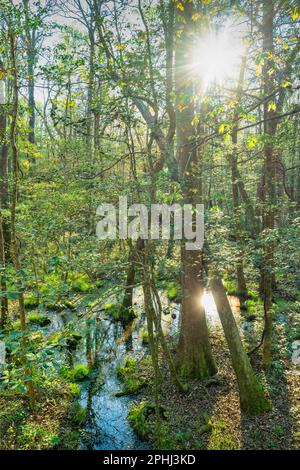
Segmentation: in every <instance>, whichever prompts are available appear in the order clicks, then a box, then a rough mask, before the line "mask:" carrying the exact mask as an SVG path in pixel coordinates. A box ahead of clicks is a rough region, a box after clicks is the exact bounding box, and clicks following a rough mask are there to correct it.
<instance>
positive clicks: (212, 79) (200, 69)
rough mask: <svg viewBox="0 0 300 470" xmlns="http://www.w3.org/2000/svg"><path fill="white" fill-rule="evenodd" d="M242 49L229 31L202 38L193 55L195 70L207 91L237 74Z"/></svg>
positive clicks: (210, 34)
mask: <svg viewBox="0 0 300 470" xmlns="http://www.w3.org/2000/svg"><path fill="white" fill-rule="evenodd" d="M241 55H242V47H241V45H240V42H239V41H238V40H237V38H234V37H233V36H232V35H231V34H230V33H229V32H228V31H227V32H223V33H220V34H217V33H213V32H211V33H209V34H207V35H205V36H204V37H202V38H201V39H200V40H199V42H198V44H197V46H196V47H195V48H194V51H193V54H192V58H193V59H192V60H193V70H194V73H196V74H197V75H198V76H199V78H200V80H201V86H202V88H203V89H204V90H206V89H207V88H208V87H210V86H211V85H222V84H224V83H225V81H226V80H228V79H231V78H234V77H235V76H236V74H237V70H238V66H239V64H240V60H241Z"/></svg>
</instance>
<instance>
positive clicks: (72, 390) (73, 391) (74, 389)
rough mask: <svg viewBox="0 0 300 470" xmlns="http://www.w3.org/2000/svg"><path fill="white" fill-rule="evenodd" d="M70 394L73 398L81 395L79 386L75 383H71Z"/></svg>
mask: <svg viewBox="0 0 300 470" xmlns="http://www.w3.org/2000/svg"><path fill="white" fill-rule="evenodd" d="M69 392H70V396H71V397H74V398H75V397H78V395H79V394H80V387H79V385H78V384H76V383H74V382H71V383H69Z"/></svg>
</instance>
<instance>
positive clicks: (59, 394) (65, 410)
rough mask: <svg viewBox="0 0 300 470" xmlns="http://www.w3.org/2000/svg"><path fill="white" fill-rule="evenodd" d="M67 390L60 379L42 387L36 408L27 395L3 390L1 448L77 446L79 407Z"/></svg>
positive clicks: (1, 401) (23, 448)
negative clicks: (31, 405) (32, 406)
mask: <svg viewBox="0 0 300 470" xmlns="http://www.w3.org/2000/svg"><path fill="white" fill-rule="evenodd" d="M68 390H69V387H68V384H67V383H65V382H64V381H63V380H62V379H60V378H57V379H56V380H55V381H53V380H51V382H50V381H49V383H47V384H45V385H44V386H39V387H38V389H36V393H35V397H36V402H35V405H34V409H33V410H32V409H31V408H30V406H29V402H28V399H27V397H26V396H25V395H24V394H21V393H17V392H15V393H14V392H13V391H9V392H5V391H1V394H0V449H2V450H43V449H67V450H68V449H69V450H71V449H76V448H77V447H78V444H79V436H80V431H79V428H80V409H79V406H78V404H77V403H76V401H74V399H72V398H71V397H70V393H69V391H68Z"/></svg>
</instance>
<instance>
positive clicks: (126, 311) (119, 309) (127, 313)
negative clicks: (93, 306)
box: [103, 303, 137, 325]
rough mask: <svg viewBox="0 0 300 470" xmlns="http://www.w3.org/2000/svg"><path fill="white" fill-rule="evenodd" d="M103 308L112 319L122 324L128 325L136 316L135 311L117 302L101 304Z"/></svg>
mask: <svg viewBox="0 0 300 470" xmlns="http://www.w3.org/2000/svg"><path fill="white" fill-rule="evenodd" d="M103 310H105V311H106V312H108V313H109V314H110V315H111V317H112V319H113V320H114V321H120V322H121V323H122V324H124V325H128V324H129V323H130V322H132V320H134V319H135V318H136V317H137V312H136V311H135V310H134V309H132V308H125V307H123V306H119V305H118V304H113V303H107V304H105V305H104V306H103Z"/></svg>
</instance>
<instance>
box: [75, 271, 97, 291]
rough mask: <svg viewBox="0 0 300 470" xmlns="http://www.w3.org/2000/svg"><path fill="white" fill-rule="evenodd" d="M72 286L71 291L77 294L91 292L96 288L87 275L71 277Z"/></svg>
mask: <svg viewBox="0 0 300 470" xmlns="http://www.w3.org/2000/svg"><path fill="white" fill-rule="evenodd" d="M70 284H71V289H72V290H73V291H75V292H83V293H85V292H89V291H91V290H92V289H93V287H94V286H93V284H91V282H90V280H89V277H88V276H87V275H86V274H72V275H71V276H70Z"/></svg>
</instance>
